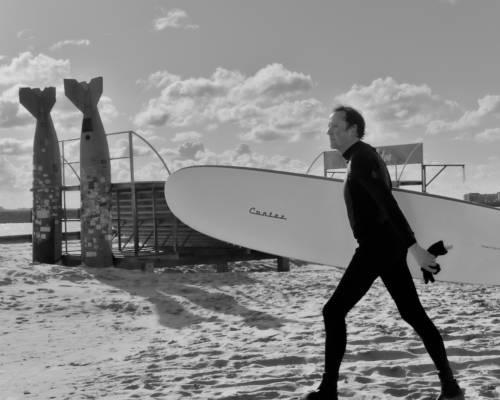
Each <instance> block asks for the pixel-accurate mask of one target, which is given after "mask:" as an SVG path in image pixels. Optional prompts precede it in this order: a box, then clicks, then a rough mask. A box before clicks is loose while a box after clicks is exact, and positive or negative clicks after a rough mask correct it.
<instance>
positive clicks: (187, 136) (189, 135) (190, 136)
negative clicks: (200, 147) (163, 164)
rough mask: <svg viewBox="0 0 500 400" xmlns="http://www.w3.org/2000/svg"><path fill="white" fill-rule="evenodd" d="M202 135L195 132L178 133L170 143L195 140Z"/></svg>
mask: <svg viewBox="0 0 500 400" xmlns="http://www.w3.org/2000/svg"><path fill="white" fill-rule="evenodd" d="M202 136H203V135H202V134H201V133H198V132H195V131H189V132H178V133H176V134H175V136H174V137H173V138H172V139H170V140H171V141H172V142H185V141H187V140H197V139H200V138H201V137H202Z"/></svg>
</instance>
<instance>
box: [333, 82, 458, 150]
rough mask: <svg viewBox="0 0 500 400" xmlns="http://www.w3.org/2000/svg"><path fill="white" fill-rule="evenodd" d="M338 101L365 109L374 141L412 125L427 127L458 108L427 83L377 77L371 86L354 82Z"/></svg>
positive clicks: (412, 126)
mask: <svg viewBox="0 0 500 400" xmlns="http://www.w3.org/2000/svg"><path fill="white" fill-rule="evenodd" d="M335 101H336V102H338V103H343V104H347V105H350V106H352V107H354V108H357V109H360V110H362V111H363V115H364V117H365V119H366V123H367V133H368V134H370V139H372V140H375V141H376V140H383V139H386V138H388V137H393V138H394V137H397V136H398V135H399V132H401V131H405V130H408V129H410V128H414V127H426V126H427V125H428V124H429V123H430V122H431V121H432V120H433V119H435V118H436V117H438V116H440V115H442V114H443V113H446V112H451V111H453V110H454V109H456V108H457V107H458V105H457V104H456V103H454V102H450V101H444V100H443V99H441V98H440V97H439V96H437V95H436V94H434V93H433V92H432V89H431V88H430V87H429V86H427V85H425V84H424V85H413V84H408V83H401V84H400V83H398V82H396V81H395V80H394V79H393V78H391V77H387V78H385V79H381V78H380V79H376V80H374V81H373V82H372V83H371V84H370V85H369V86H362V85H353V86H352V88H351V90H349V91H348V92H347V93H343V94H341V95H340V96H337V97H336V98H335Z"/></svg>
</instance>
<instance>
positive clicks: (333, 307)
mask: <svg viewBox="0 0 500 400" xmlns="http://www.w3.org/2000/svg"><path fill="white" fill-rule="evenodd" d="M346 315H347V312H346V311H345V310H344V307H342V303H340V302H335V301H332V300H330V301H329V302H328V303H326V304H325V306H324V307H323V320H324V321H325V324H327V323H328V322H330V321H336V320H339V319H342V320H343V319H345V316H346Z"/></svg>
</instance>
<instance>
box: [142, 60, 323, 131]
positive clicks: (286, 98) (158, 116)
mask: <svg viewBox="0 0 500 400" xmlns="http://www.w3.org/2000/svg"><path fill="white" fill-rule="evenodd" d="M148 82H149V83H150V84H154V83H156V85H157V87H161V88H162V91H161V94H160V96H159V97H156V98H153V99H151V100H149V102H148V103H147V104H145V105H144V107H143V110H142V111H141V112H140V113H138V114H137V115H136V116H135V118H134V122H135V123H136V124H137V125H146V126H152V127H160V126H164V125H166V124H168V125H170V126H173V127H187V126H192V125H196V124H204V125H205V126H209V127H216V126H217V124H219V123H233V124H236V125H239V127H240V128H243V129H244V130H245V131H246V132H243V133H241V135H242V136H241V137H242V138H244V139H245V140H254V141H268V140H276V139H286V140H288V141H296V140H300V139H301V138H304V137H309V136H315V135H317V134H319V133H320V132H323V130H324V127H325V126H326V119H325V118H324V108H323V106H322V104H321V103H320V102H319V101H317V100H315V99H312V98H310V99H306V100H295V101H291V99H290V98H291V97H294V96H300V95H302V96H304V95H309V94H310V93H311V92H312V88H313V83H312V80H311V77H310V76H307V75H304V74H302V73H298V72H292V71H288V70H287V69H285V68H284V67H283V66H282V65H281V64H272V65H268V66H267V67H265V68H263V69H261V70H260V71H258V72H257V73H256V74H255V75H254V76H251V77H246V76H245V75H244V74H242V73H241V72H239V71H228V70H225V69H223V68H218V69H217V70H216V71H215V72H214V73H213V75H212V76H211V77H209V78H189V79H185V80H182V79H181V78H180V77H179V76H176V75H173V74H169V73H167V72H162V73H156V74H153V75H151V76H150V78H149V79H148ZM209 130H210V129H209Z"/></svg>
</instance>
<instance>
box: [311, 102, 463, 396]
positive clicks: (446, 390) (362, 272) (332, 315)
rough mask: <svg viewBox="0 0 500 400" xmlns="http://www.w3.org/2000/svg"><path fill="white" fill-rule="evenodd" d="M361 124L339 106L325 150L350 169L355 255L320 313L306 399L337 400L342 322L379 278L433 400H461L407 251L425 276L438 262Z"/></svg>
mask: <svg viewBox="0 0 500 400" xmlns="http://www.w3.org/2000/svg"><path fill="white" fill-rule="evenodd" d="M364 134H365V121H364V119H363V117H362V116H361V114H360V113H359V112H358V111H357V110H355V109H353V108H351V107H347V106H339V107H336V108H335V109H334V111H333V113H332V115H331V116H330V121H329V124H328V136H329V137H330V147H331V148H332V149H336V150H338V151H339V152H340V153H341V154H342V156H343V157H344V158H345V160H346V162H347V173H346V178H345V181H344V199H345V203H346V207H347V214H348V217H349V222H350V225H351V228H352V231H353V234H354V237H355V238H356V240H357V242H358V245H359V246H358V248H357V249H356V252H355V254H354V256H353V258H352V260H351V262H350V263H349V266H348V267H347V269H346V271H345V273H344V275H343V277H342V279H341V280H340V282H339V284H338V286H337V288H336V290H335V292H334V293H333V295H332V297H331V299H330V300H329V301H328V302H327V303H326V305H325V307H324V308H323V318H324V322H325V330H326V344H325V372H324V374H323V380H322V382H321V384H320V386H319V388H318V390H317V391H315V392H312V393H309V394H308V395H307V396H306V397H305V400H327V399H328V400H337V380H338V374H339V368H340V364H341V362H342V358H343V357H344V353H345V349H346V342H347V330H346V323H345V317H346V315H347V314H348V313H349V311H350V310H351V309H352V308H353V307H354V306H355V305H356V303H357V302H358V301H359V300H361V298H362V297H363V296H364V295H365V294H366V292H368V290H369V289H370V287H371V285H372V284H373V282H374V281H375V279H377V278H378V277H380V278H381V279H382V281H383V283H384V285H385V287H386V288H387V290H388V291H389V293H390V295H391V297H392V298H393V299H394V301H395V302H396V305H397V307H398V310H399V312H400V314H401V317H402V318H403V320H405V321H406V322H407V323H408V324H410V325H411V326H412V327H413V329H415V331H416V332H417V333H418V335H419V336H420V338H421V339H422V341H423V343H424V345H425V348H426V349H427V352H428V353H429V355H430V357H431V359H432V361H433V362H434V365H435V366H436V368H437V370H438V375H439V379H440V380H441V394H440V396H439V397H438V400H444V399H450V400H451V399H454V400H463V399H464V396H463V393H462V390H461V389H460V387H459V386H458V384H457V382H456V380H455V379H454V376H453V371H452V370H451V368H450V365H449V362H448V357H447V355H446V350H445V348H444V343H443V339H442V338H441V335H440V334H439V331H438V330H437V328H436V327H435V326H434V324H433V322H432V321H431V320H430V319H429V317H428V316H427V314H426V312H425V310H424V308H423V307H422V304H421V303H420V299H419V297H418V293H417V290H416V288H415V284H414V282H413V279H412V276H411V274H410V271H409V269H408V265H407V263H406V257H407V253H408V251H409V252H410V253H411V254H412V256H413V257H414V258H415V260H416V261H417V263H418V265H420V266H421V267H422V268H423V269H425V270H427V271H430V272H435V271H432V267H434V266H436V262H435V257H434V256H433V255H432V254H430V253H429V252H427V251H426V250H425V249H423V248H422V247H421V246H420V245H419V244H418V243H417V241H416V239H415V236H414V233H413V231H412V230H411V228H410V226H409V225H408V222H407V220H406V218H405V216H404V215H403V213H402V212H401V210H400V208H399V206H398V203H397V202H396V200H395V198H394V197H393V195H392V192H391V187H392V183H391V178H390V175H389V171H388V170H387V167H386V165H385V163H384V162H383V161H382V159H381V158H380V156H379V155H378V153H377V152H376V150H375V149H374V148H373V147H372V146H370V145H368V144H366V143H364V142H362V141H361V140H362V139H363V136H364Z"/></svg>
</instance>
